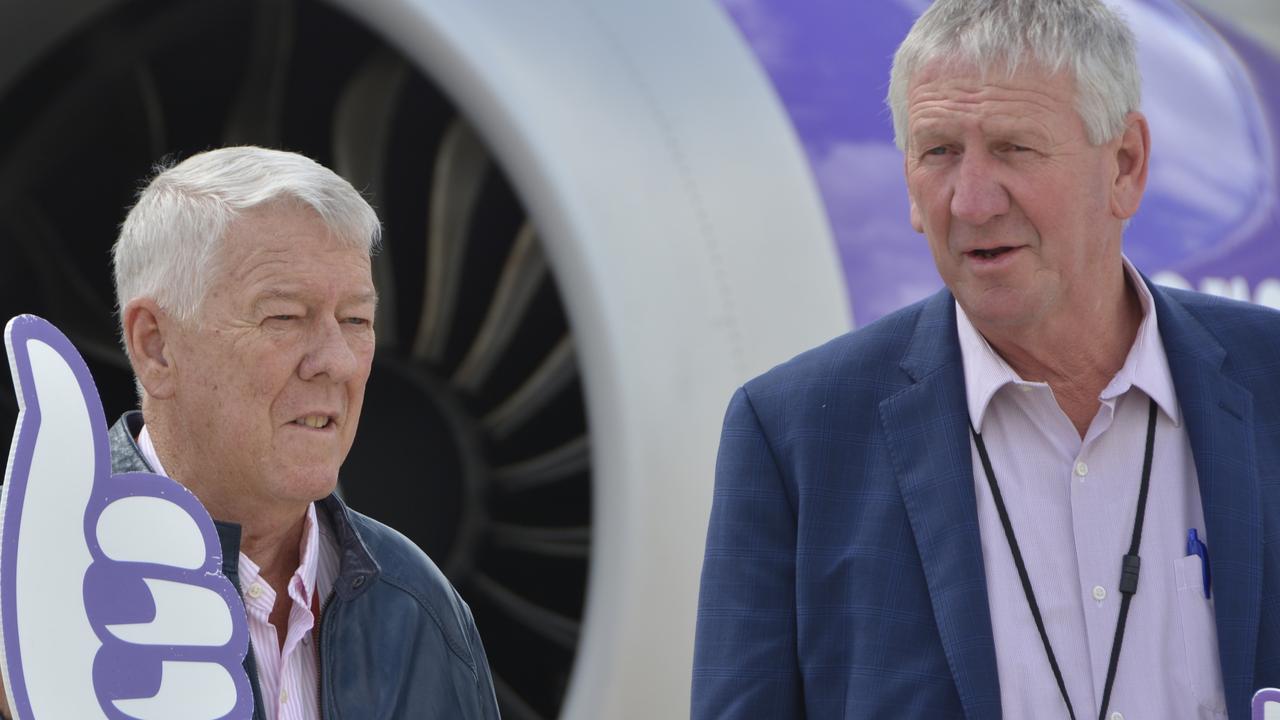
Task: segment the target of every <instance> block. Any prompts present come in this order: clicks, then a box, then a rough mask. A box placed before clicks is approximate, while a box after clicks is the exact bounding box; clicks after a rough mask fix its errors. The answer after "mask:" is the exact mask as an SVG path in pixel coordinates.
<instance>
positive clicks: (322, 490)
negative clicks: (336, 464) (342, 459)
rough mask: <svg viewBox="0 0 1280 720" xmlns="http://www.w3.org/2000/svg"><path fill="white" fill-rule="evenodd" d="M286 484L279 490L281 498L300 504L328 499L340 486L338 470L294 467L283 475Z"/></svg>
mask: <svg viewBox="0 0 1280 720" xmlns="http://www.w3.org/2000/svg"><path fill="white" fill-rule="evenodd" d="M281 476H282V477H283V478H284V479H285V482H284V484H283V485H282V486H280V487H279V488H277V490H278V493H279V495H280V497H282V498H288V499H291V500H296V501H297V502H299V503H309V502H315V501H317V500H322V499H324V498H326V497H328V496H329V495H330V494H331V493H332V492H333V491H334V489H335V488H337V486H338V471H337V469H336V468H330V467H325V468H298V467H294V468H292V469H291V470H290V471H286V472H284V473H282V475H281Z"/></svg>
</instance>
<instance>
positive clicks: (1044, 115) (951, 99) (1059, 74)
mask: <svg viewBox="0 0 1280 720" xmlns="http://www.w3.org/2000/svg"><path fill="white" fill-rule="evenodd" d="M906 115H907V117H906V120H907V134H908V137H909V136H911V135H913V134H915V132H917V130H918V129H919V127H920V126H921V125H922V124H923V125H930V124H933V123H934V121H939V120H940V119H941V120H945V119H947V118H955V117H960V116H966V115H968V116H972V117H982V118H986V119H987V120H988V121H998V122H999V123H1001V124H1004V125H1019V124H1032V125H1044V124H1046V123H1049V124H1052V125H1055V126H1058V127H1061V128H1062V129H1064V130H1066V129H1068V127H1067V126H1070V127H1071V128H1075V127H1076V126H1079V129H1080V131H1081V132H1083V121H1082V119H1081V116H1080V113H1079V109H1078V107H1077V103H1076V82H1075V78H1074V76H1073V75H1072V74H1071V73H1070V72H1068V71H1065V70H1058V71H1052V70H1046V69H1045V68H1044V67H1043V66H1040V65H1038V64H1036V63H1034V62H1030V61H1028V62H1024V63H1022V64H1020V65H1015V66H1012V67H1011V66H1009V65H1008V64H1006V63H992V64H987V65H984V66H982V65H978V64H976V63H972V62H967V61H949V60H947V59H940V60H936V61H933V62H930V63H928V64H927V65H925V66H923V67H921V69H920V71H919V72H918V73H916V75H915V76H914V77H913V78H912V79H911V83H910V85H909V86H908V90H907V101H906Z"/></svg>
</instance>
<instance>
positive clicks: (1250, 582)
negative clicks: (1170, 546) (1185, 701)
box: [1147, 280, 1262, 717]
mask: <svg viewBox="0 0 1280 720" xmlns="http://www.w3.org/2000/svg"><path fill="white" fill-rule="evenodd" d="M1147 284H1148V285H1151V282H1150V281H1149V280H1148V281H1147ZM1151 292H1152V295H1153V296H1154V297H1155V302H1156V313H1157V318H1158V322H1159V324H1160V336H1161V339H1162V340H1163V343H1164V347H1165V354H1166V355H1167V356H1168V358H1169V370H1170V372H1171V374H1172V376H1173V384H1174V387H1175V388H1176V389H1177V392H1178V404H1179V405H1180V406H1181V407H1182V413H1183V417H1184V419H1185V422H1186V429H1187V437H1188V438H1189V439H1190V441H1191V453H1192V455H1193V456H1194V457H1195V464H1196V474H1197V475H1198V476H1199V484H1200V501H1201V504H1202V505H1203V506H1204V517H1205V525H1206V526H1207V527H1206V530H1207V532H1208V538H1209V561H1210V566H1211V567H1212V569H1213V598H1214V600H1213V602H1214V611H1215V613H1216V620H1217V627H1218V650H1219V659H1220V661H1221V663H1222V680H1223V685H1224V688H1225V690H1226V693H1227V707H1228V708H1229V709H1230V711H1231V713H1232V716H1233V717H1234V716H1235V714H1237V713H1242V712H1246V708H1248V706H1249V698H1250V697H1251V696H1252V694H1253V690H1254V688H1253V673H1254V658H1255V657H1256V653H1257V644H1258V622H1259V612H1260V608H1261V603H1262V519H1261V517H1260V514H1259V510H1258V508H1259V503H1260V493H1259V488H1258V478H1257V475H1256V472H1255V467H1256V464H1255V463H1256V458H1255V453H1254V444H1253V443H1254V437H1255V435H1254V427H1253V394H1252V393H1251V392H1249V391H1248V390H1247V389H1245V388H1243V387H1241V386H1240V385H1239V384H1238V383H1236V382H1235V381H1234V380H1232V379H1231V378H1230V377H1228V376H1227V374H1226V373H1225V372H1224V371H1223V367H1224V365H1226V364H1227V363H1226V360H1227V353H1226V350H1225V349H1224V348H1223V347H1222V345H1221V343H1219V342H1218V340H1217V339H1216V338H1215V337H1214V336H1213V335H1212V334H1210V333H1209V332H1208V331H1207V330H1206V329H1205V328H1204V326H1203V325H1201V324H1200V322H1199V321H1198V320H1196V319H1195V318H1194V317H1192V316H1191V314H1190V313H1189V312H1187V310H1186V309H1185V308H1184V307H1183V306H1182V305H1181V304H1180V303H1179V302H1178V300H1177V298H1176V297H1174V296H1172V295H1170V294H1167V293H1165V292H1164V291H1162V290H1160V289H1158V288H1156V287H1155V286H1151Z"/></svg>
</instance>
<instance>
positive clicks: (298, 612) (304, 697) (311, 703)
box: [138, 426, 338, 720]
mask: <svg viewBox="0 0 1280 720" xmlns="http://www.w3.org/2000/svg"><path fill="white" fill-rule="evenodd" d="M138 449H139V450H141V451H142V456H143V458H144V459H145V460H146V461H147V464H149V465H150V466H151V468H152V469H153V470H155V471H156V472H158V473H160V474H161V475H164V474H166V473H165V471H164V468H163V466H161V464H160V458H159V457H157V456H156V451H155V446H154V445H153V444H152V442H151V435H150V434H149V433H148V432H147V428H146V426H143V428H142V432H141V433H139V435H138ZM298 554H299V556H300V559H299V563H298V569H297V570H295V571H294V573H293V576H292V577H291V578H290V579H289V586H288V593H289V598H290V599H291V600H292V601H293V605H292V607H291V608H290V610H289V624H288V628H287V630H286V632H285V641H284V647H281V646H280V640H279V636H278V635H277V633H276V628H275V626H274V625H272V624H271V620H270V617H271V608H272V607H274V606H275V602H276V591H275V590H274V589H273V588H272V587H271V586H270V585H268V584H267V583H266V582H265V581H263V580H262V578H261V576H260V575H259V568H258V564H257V563H255V562H254V561H253V560H252V559H250V557H249V556H248V555H245V554H244V553H240V559H239V565H238V567H239V573H240V590H241V595H242V597H243V598H244V606H245V611H246V612H247V614H248V617H249V641H250V642H251V643H252V644H253V656H254V660H255V661H256V662H257V666H258V687H259V690H260V691H261V693H262V706H263V709H265V710H266V713H267V720H319V718H320V667H319V657H318V655H317V649H316V643H315V638H314V637H313V633H312V629H313V628H314V627H315V626H316V622H317V620H318V618H316V617H315V616H314V615H313V614H312V612H311V607H312V606H311V603H312V599H313V598H316V599H317V600H318V602H319V604H320V608H321V614H323V609H324V603H325V602H326V601H327V600H328V598H329V593H330V592H331V591H332V590H333V582H334V579H335V578H337V576H338V544H337V541H336V540H335V538H334V537H333V536H332V535H331V534H330V531H329V528H328V527H327V526H326V525H325V524H324V523H321V522H319V520H318V517H317V515H316V505H315V503H311V504H310V505H308V506H307V514H306V517H305V518H304V520H303V526H302V540H301V542H300V544H299V547H298Z"/></svg>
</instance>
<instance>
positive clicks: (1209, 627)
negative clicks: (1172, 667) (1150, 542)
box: [1173, 555, 1227, 718]
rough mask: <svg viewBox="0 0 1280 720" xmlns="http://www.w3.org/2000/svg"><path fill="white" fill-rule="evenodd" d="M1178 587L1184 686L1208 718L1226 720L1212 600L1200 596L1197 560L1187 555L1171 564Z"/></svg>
mask: <svg viewBox="0 0 1280 720" xmlns="http://www.w3.org/2000/svg"><path fill="white" fill-rule="evenodd" d="M1173 574H1174V577H1175V578H1176V580H1177V586H1178V590H1177V592H1178V618H1179V620H1180V621H1181V624H1182V649H1183V652H1184V653H1185V654H1186V658H1187V675H1188V683H1189V684H1190V686H1191V692H1192V695H1193V696H1194V697H1195V698H1196V701H1197V702H1198V703H1199V704H1200V708H1201V709H1202V710H1205V711H1208V712H1209V713H1212V715H1209V717H1213V718H1226V717H1227V698H1226V693H1225V692H1223V690H1222V667H1221V665H1219V664H1218V628H1217V626H1216V625H1215V624H1214V620H1213V601H1212V600H1208V599H1206V598H1205V596H1204V580H1203V578H1202V576H1201V570H1200V558H1199V556H1196V555H1189V556H1187V557H1184V558H1179V559H1177V560H1175V561H1174V563H1173Z"/></svg>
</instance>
